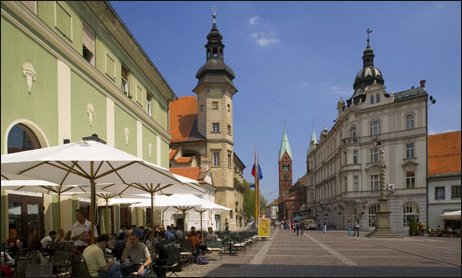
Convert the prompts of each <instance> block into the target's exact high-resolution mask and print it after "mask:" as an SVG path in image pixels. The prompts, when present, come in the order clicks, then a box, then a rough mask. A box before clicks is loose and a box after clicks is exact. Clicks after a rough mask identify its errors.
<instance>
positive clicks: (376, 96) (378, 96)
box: [375, 94, 380, 103]
mask: <svg viewBox="0 0 462 278" xmlns="http://www.w3.org/2000/svg"><path fill="white" fill-rule="evenodd" d="M375 102H376V103H379V102H380V95H379V94H376V95H375Z"/></svg>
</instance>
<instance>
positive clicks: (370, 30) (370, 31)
mask: <svg viewBox="0 0 462 278" xmlns="http://www.w3.org/2000/svg"><path fill="white" fill-rule="evenodd" d="M366 33H367V48H370V46H369V34H370V33H372V29H369V28H367V30H366Z"/></svg>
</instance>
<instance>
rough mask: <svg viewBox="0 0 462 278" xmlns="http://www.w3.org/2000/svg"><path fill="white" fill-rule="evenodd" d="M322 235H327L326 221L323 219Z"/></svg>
mask: <svg viewBox="0 0 462 278" xmlns="http://www.w3.org/2000/svg"><path fill="white" fill-rule="evenodd" d="M322 233H323V234H326V233H327V219H326V218H325V217H324V220H323V221H322Z"/></svg>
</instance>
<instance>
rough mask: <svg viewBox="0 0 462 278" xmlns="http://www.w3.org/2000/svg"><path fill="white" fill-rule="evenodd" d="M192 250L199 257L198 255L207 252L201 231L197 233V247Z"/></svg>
mask: <svg viewBox="0 0 462 278" xmlns="http://www.w3.org/2000/svg"><path fill="white" fill-rule="evenodd" d="M194 250H195V254H197V255H199V253H205V251H206V250H207V245H206V244H205V240H204V236H203V235H202V232H201V231H199V232H197V245H196V248H195V249H194Z"/></svg>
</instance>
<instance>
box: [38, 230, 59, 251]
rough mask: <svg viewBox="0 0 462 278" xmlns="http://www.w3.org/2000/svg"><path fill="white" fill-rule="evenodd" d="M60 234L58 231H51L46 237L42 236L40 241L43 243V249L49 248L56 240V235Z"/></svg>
mask: <svg viewBox="0 0 462 278" xmlns="http://www.w3.org/2000/svg"><path fill="white" fill-rule="evenodd" d="M57 236H58V233H57V232H56V231H51V232H50V233H49V234H48V235H47V236H46V237H44V238H42V240H41V241H40V243H41V244H42V249H43V250H45V251H46V250H48V248H49V247H50V245H51V244H52V243H53V242H55V241H56V237H57Z"/></svg>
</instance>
